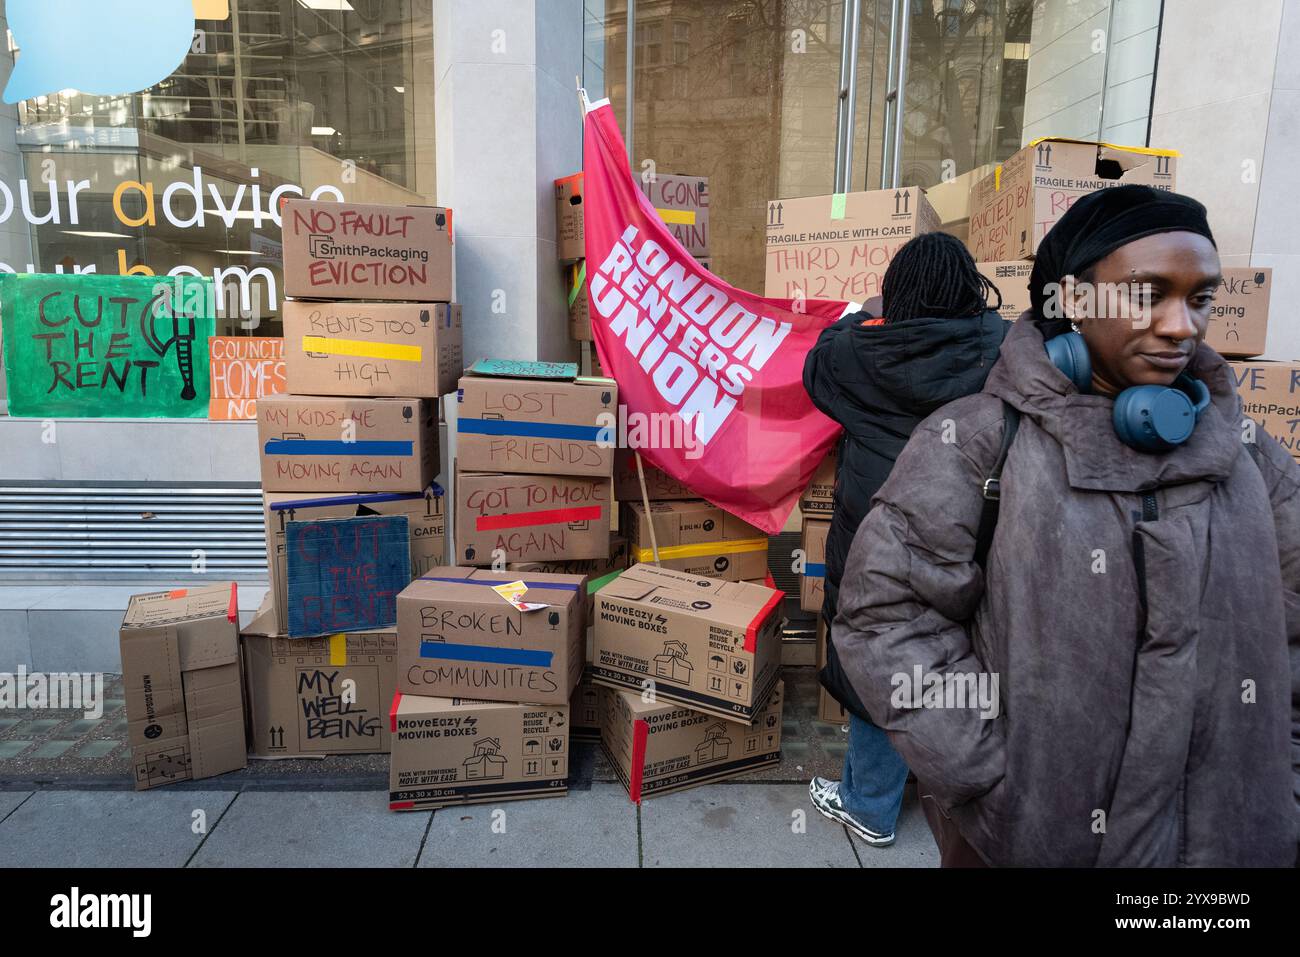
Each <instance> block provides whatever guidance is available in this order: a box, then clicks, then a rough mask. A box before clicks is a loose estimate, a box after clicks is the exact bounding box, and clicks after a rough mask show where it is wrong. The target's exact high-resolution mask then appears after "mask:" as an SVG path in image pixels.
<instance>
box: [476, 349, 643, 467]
mask: <svg viewBox="0 0 1300 957" xmlns="http://www.w3.org/2000/svg"><path fill="white" fill-rule="evenodd" d="M479 370H482V371H481V372H480V371H479ZM469 371H470V373H471V374H470V375H466V376H463V377H462V378H461V380H460V383H459V386H458V389H457V392H456V459H457V461H458V462H459V464H460V468H461V469H462V470H464V471H469V472H528V473H530V474H536V475H598V476H603V477H605V478H609V477H610V476H611V475H612V474H613V471H614V441H613V439H614V425H615V424H616V422H617V416H618V385H617V384H616V383H615V382H614V380H613V379H590V378H577V377H576V376H575V373H576V368H575V367H574V366H573V365H572V364H570V363H557V362H509V361H505V360H499V359H493V360H480V361H478V362H475V363H474V365H472V366H471V367H470V370H469Z"/></svg>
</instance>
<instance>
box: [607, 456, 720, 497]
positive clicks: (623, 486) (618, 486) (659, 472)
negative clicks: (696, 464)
mask: <svg viewBox="0 0 1300 957" xmlns="http://www.w3.org/2000/svg"><path fill="white" fill-rule="evenodd" d="M641 468H642V471H643V472H644V473H645V489H646V494H647V495H649V496H650V501H652V502H668V501H680V500H682V499H697V498H699V497H700V496H699V495H698V494H697V493H696V492H694V491H692V490H691V489H689V488H687V487H686V486H685V485H683V484H682V483H681V482H679V481H677V479H675V478H673V477H672V476H671V475H669V474H668V473H667V472H665V471H664V470H663V469H658V468H655V467H654V466H653V465H651V464H650V463H649V462H647V461H646V460H645V459H644V458H643V459H642V460H641ZM614 498H616V499H618V501H620V502H639V501H641V481H640V478H639V477H638V476H637V471H636V453H635V452H633V451H632V450H631V449H615V450H614Z"/></svg>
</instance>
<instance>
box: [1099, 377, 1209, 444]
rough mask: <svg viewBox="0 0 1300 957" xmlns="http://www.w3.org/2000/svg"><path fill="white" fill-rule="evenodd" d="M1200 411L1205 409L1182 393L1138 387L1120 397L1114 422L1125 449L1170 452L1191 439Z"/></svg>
mask: <svg viewBox="0 0 1300 957" xmlns="http://www.w3.org/2000/svg"><path fill="white" fill-rule="evenodd" d="M1202 385H1204V383H1202ZM1206 394H1207V397H1208V390H1207V393H1206ZM1198 408H1199V409H1203V408H1204V407H1203V406H1199V404H1193V402H1192V400H1191V398H1189V397H1188V395H1187V393H1185V392H1183V391H1182V390H1181V389H1172V388H1169V387H1168V386H1163V385H1137V386H1133V387H1132V388H1129V389H1125V390H1124V391H1123V392H1121V393H1120V394H1119V395H1118V396H1116V398H1115V411H1114V414H1113V418H1112V421H1113V423H1114V426H1115V434H1116V435H1118V436H1119V439H1120V441H1121V442H1123V443H1124V444H1125V445H1127V446H1130V447H1131V448H1134V449H1137V450H1138V451H1139V452H1168V451H1169V450H1170V449H1172V448H1175V447H1177V446H1179V445H1182V444H1183V443H1184V442H1186V441H1187V440H1188V439H1189V438H1191V435H1192V430H1193V429H1195V428H1196V420H1197V418H1198V417H1199V415H1200V412H1199V411H1198Z"/></svg>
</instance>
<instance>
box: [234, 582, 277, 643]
mask: <svg viewBox="0 0 1300 957" xmlns="http://www.w3.org/2000/svg"><path fill="white" fill-rule="evenodd" d="M279 633H280V629H279V627H278V626H277V624H276V618H275V602H274V601H273V600H272V598H271V591H270V589H267V592H266V597H265V598H263V599H262V604H260V605H258V606H257V612H256V613H255V614H254V615H253V620H252V621H250V622H249V623H248V624H247V625H245V626H244V627H243V628H241V629H240V631H239V634H240V635H241V636H243V635H249V636H252V637H256V638H274V637H275V636H276V635H278V634H279Z"/></svg>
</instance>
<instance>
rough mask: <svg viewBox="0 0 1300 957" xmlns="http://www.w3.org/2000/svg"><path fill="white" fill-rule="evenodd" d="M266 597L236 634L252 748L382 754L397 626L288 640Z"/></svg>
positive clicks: (270, 753) (278, 754)
mask: <svg viewBox="0 0 1300 957" xmlns="http://www.w3.org/2000/svg"><path fill="white" fill-rule="evenodd" d="M268 598H269V596H268ZM269 604H270V602H269V601H268V602H266V603H264V604H263V607H262V609H261V610H260V611H259V612H258V614H257V617H256V618H254V619H253V621H252V622H250V623H249V625H248V626H247V627H245V628H244V630H243V631H242V632H241V633H240V643H241V645H242V646H243V659H244V686H245V688H246V689H247V693H248V726H249V744H250V747H251V748H252V749H253V753H254V754H256V755H259V756H261V757H268V758H272V757H274V758H286V757H298V756H304V755H310V756H318V757H319V756H322V755H326V754H387V753H388V748H389V730H388V729H389V722H388V709H389V708H390V707H391V705H392V702H393V692H394V689H395V687H396V682H397V631H396V630H395V629H376V630H374V631H356V632H346V633H340V634H335V635H327V636H324V637H321V638H293V639H290V638H287V637H285V636H284V634H283V632H282V631H281V630H280V629H278V628H277V627H276V624H275V615H274V613H273V612H272V610H271V608H270V607H269Z"/></svg>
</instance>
